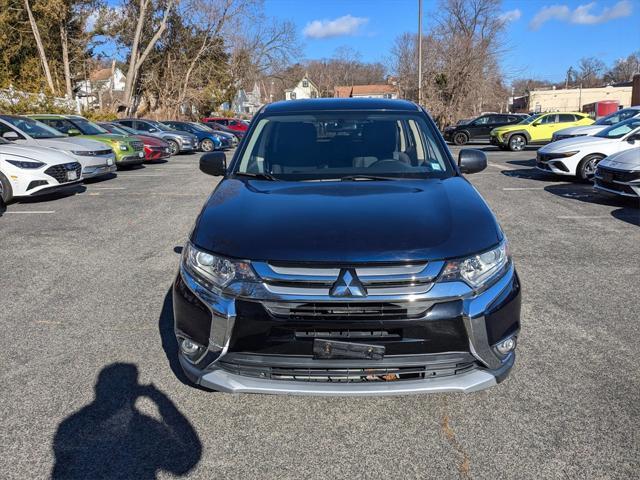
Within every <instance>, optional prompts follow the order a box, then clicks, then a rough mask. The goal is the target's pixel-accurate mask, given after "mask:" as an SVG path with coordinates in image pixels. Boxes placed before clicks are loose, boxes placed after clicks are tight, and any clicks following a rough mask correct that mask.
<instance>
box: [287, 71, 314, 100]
mask: <svg viewBox="0 0 640 480" xmlns="http://www.w3.org/2000/svg"><path fill="white" fill-rule="evenodd" d="M318 92H319V90H318V87H317V86H316V84H315V83H313V82H312V81H311V80H309V77H308V76H307V75H306V74H305V75H304V77H302V80H300V81H299V82H298V84H297V85H296V86H295V87H293V88H288V89H286V90H285V91H284V99H285V100H300V99H301V98H318V97H319V96H320V95H319V94H318Z"/></svg>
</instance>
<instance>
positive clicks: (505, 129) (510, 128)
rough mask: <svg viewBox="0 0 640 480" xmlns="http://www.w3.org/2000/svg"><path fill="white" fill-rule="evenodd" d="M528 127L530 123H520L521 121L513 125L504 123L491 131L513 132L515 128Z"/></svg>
mask: <svg viewBox="0 0 640 480" xmlns="http://www.w3.org/2000/svg"><path fill="white" fill-rule="evenodd" d="M527 127H529V125H520V124H519V123H514V124H513V125H503V126H502V127H496V128H494V129H493V130H491V133H496V134H497V133H506V132H512V131H514V130H522V129H527Z"/></svg>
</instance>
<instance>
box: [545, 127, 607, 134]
mask: <svg viewBox="0 0 640 480" xmlns="http://www.w3.org/2000/svg"><path fill="white" fill-rule="evenodd" d="M607 126H608V125H586V126H582V127H569V128H563V129H562V130H558V131H556V132H555V135H574V136H575V135H594V134H596V133H598V132H599V131H601V130H604V129H605V128H607Z"/></svg>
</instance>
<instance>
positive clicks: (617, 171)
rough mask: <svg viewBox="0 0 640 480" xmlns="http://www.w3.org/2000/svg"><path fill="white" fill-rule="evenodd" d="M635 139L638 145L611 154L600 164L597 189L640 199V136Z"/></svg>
mask: <svg viewBox="0 0 640 480" xmlns="http://www.w3.org/2000/svg"><path fill="white" fill-rule="evenodd" d="M639 136H640V134H639ZM634 141H635V142H636V143H637V144H638V147H636V148H632V149H630V150H625V151H623V152H618V153H614V154H613V155H609V156H608V157H607V158H605V159H604V160H602V161H601V162H600V163H599V164H598V168H597V169H596V175H595V188H596V190H598V191H599V192H601V193H606V194H611V195H617V196H621V197H626V198H635V199H640V138H637V139H635V140H634Z"/></svg>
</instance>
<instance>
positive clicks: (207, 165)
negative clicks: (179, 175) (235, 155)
mask: <svg viewBox="0 0 640 480" xmlns="http://www.w3.org/2000/svg"><path fill="white" fill-rule="evenodd" d="M200 171H201V172H203V173H206V174H207V175H212V176H214V177H224V175H225V174H226V173H227V156H226V155H225V154H224V153H222V152H211V153H205V154H204V155H202V156H201V157H200Z"/></svg>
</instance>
